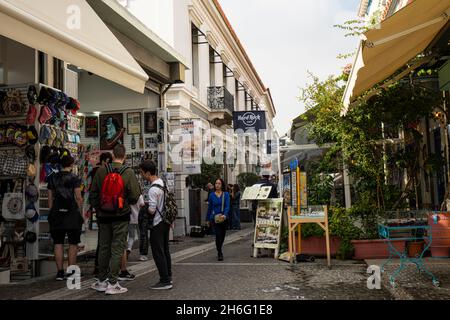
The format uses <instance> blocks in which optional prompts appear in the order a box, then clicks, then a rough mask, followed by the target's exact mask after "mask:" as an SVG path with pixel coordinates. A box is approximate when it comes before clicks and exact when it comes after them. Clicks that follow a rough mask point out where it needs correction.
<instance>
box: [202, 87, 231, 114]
mask: <svg viewBox="0 0 450 320" xmlns="http://www.w3.org/2000/svg"><path fill="white" fill-rule="evenodd" d="M208 107H209V108H211V109H213V110H221V109H227V110H229V111H230V112H231V113H233V111H234V97H233V95H232V94H231V93H230V92H229V91H228V90H227V88H225V87H208Z"/></svg>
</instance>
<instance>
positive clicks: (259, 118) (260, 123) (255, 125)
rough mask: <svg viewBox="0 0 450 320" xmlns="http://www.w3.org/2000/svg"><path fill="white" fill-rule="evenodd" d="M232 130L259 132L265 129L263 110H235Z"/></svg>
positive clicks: (264, 113)
mask: <svg viewBox="0 0 450 320" xmlns="http://www.w3.org/2000/svg"><path fill="white" fill-rule="evenodd" d="M233 125H234V130H235V131H237V130H243V131H244V132H247V131H249V130H253V131H255V132H259V131H260V130H265V129H266V112H265V111H236V112H233Z"/></svg>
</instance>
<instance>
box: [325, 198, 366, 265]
mask: <svg viewBox="0 0 450 320" xmlns="http://www.w3.org/2000/svg"><path fill="white" fill-rule="evenodd" d="M329 228H330V234H331V235H333V236H337V237H339V238H340V239H341V245H340V247H339V249H338V252H337V254H336V258H338V259H341V260H345V259H349V258H351V257H352V254H353V246H352V244H351V242H350V241H351V240H354V239H359V237H360V229H359V228H357V227H356V226H355V221H354V217H353V216H352V212H351V211H350V210H346V209H345V208H341V207H331V208H330V217H329Z"/></svg>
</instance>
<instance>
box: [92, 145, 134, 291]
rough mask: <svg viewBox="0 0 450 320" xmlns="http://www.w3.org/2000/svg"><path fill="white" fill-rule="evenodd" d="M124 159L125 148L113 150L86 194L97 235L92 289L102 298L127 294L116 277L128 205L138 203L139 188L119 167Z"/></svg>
mask: <svg viewBox="0 0 450 320" xmlns="http://www.w3.org/2000/svg"><path fill="white" fill-rule="evenodd" d="M125 157H126V149H125V147H124V146H123V145H121V144H119V145H117V146H116V147H115V148H114V150H113V158H114V160H113V163H112V164H108V165H107V166H106V167H101V168H99V169H98V171H97V173H96V175H95V177H94V181H93V183H92V187H91V191H90V194H89V200H90V203H91V205H92V206H93V207H94V208H95V210H96V212H97V219H98V223H99V232H100V242H99V259H98V260H99V261H98V262H99V275H98V281H97V282H96V283H94V284H93V285H92V288H93V289H95V290H97V291H100V292H105V293H106V294H121V293H125V292H127V291H128V289H126V288H123V287H122V286H121V285H120V284H119V282H118V277H119V270H120V268H121V260H122V256H123V254H124V252H125V250H126V247H127V235H128V225H129V222H130V212H131V209H130V205H133V204H136V203H137V202H138V200H139V197H140V195H141V188H140V186H139V183H138V181H137V179H136V175H135V174H134V171H133V170H131V168H129V167H127V166H124V165H123V164H124V162H125ZM108 267H109V270H108Z"/></svg>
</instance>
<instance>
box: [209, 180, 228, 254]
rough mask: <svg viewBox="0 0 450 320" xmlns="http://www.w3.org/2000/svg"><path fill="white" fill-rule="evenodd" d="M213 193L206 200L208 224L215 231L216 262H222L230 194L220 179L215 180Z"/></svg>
mask: <svg viewBox="0 0 450 320" xmlns="http://www.w3.org/2000/svg"><path fill="white" fill-rule="evenodd" d="M214 190H215V191H214V192H211V193H210V194H209V198H208V215H207V218H206V219H207V220H208V223H212V225H213V227H214V229H215V231H216V248H217V254H218V260H219V261H223V253H222V246H223V242H224V241H225V234H226V232H227V222H228V219H229V213H230V194H229V193H228V192H227V190H226V185H225V183H224V181H223V180H222V179H217V180H216V183H215V188H214Z"/></svg>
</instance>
